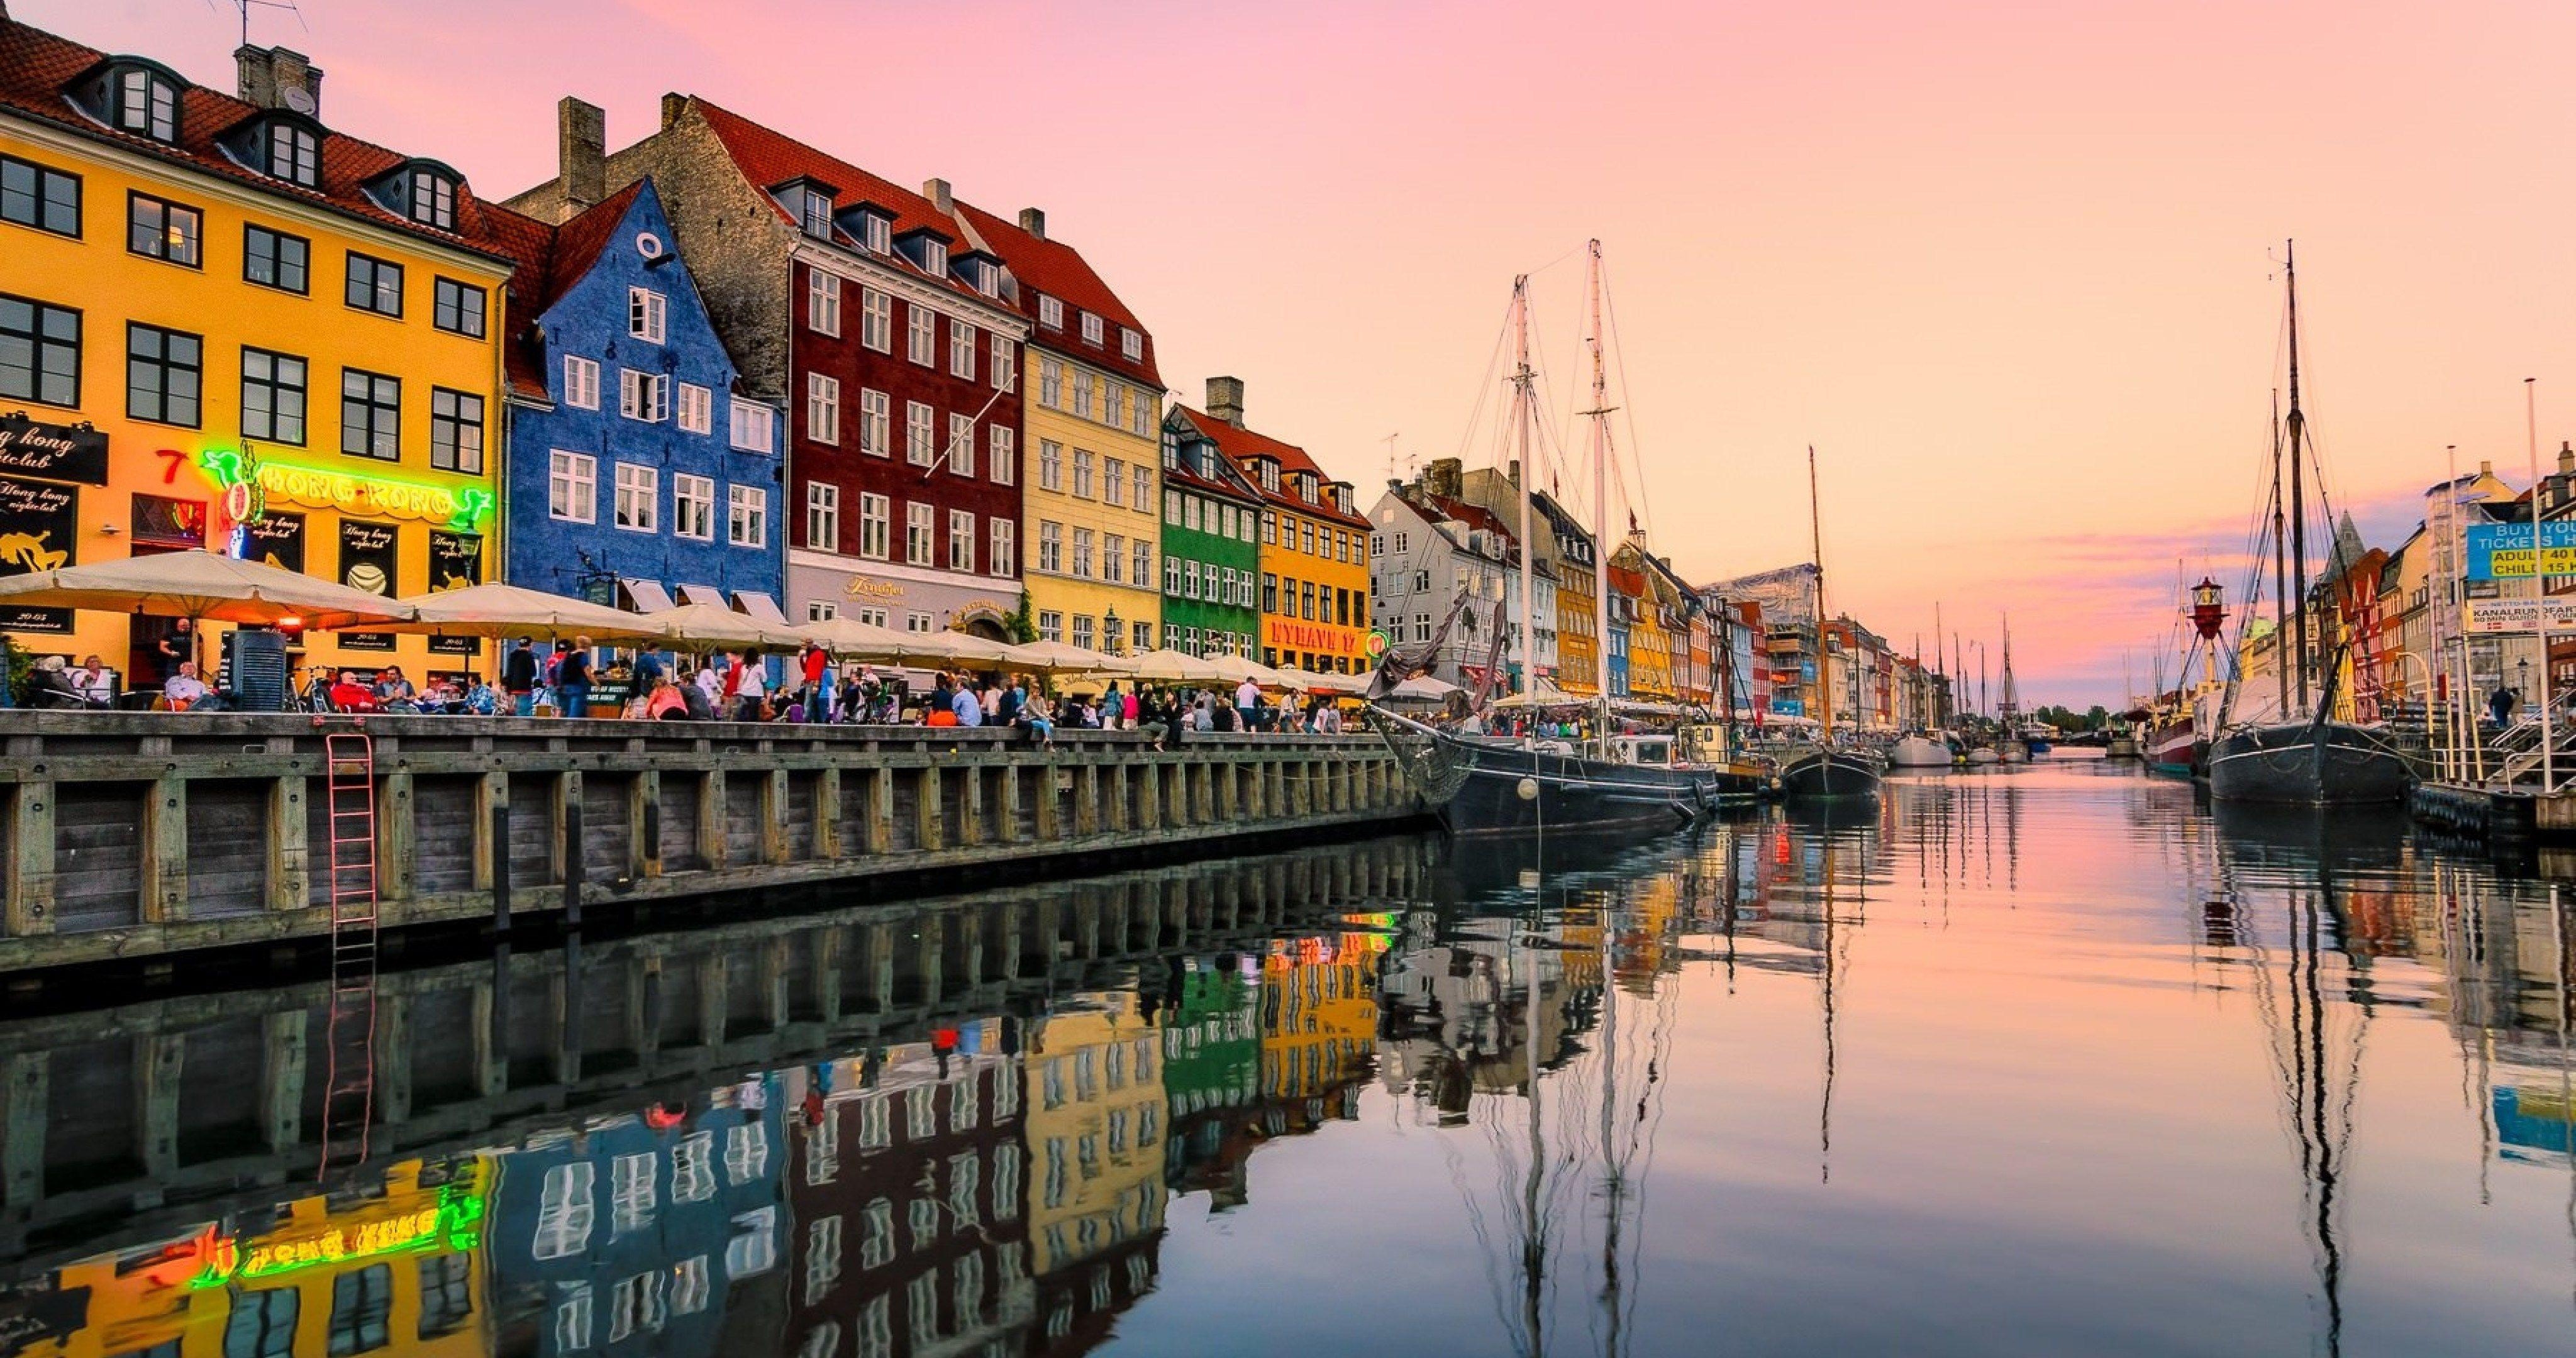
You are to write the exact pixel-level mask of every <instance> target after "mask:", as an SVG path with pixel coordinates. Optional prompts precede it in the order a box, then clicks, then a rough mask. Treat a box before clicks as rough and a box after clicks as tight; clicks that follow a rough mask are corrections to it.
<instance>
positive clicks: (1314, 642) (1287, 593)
mask: <svg viewBox="0 0 2576 1358" xmlns="http://www.w3.org/2000/svg"><path fill="white" fill-rule="evenodd" d="M1207 406H1208V408H1207V409H1206V410H1204V411H1199V410H1192V409H1190V408H1189V407H1187V406H1182V407H1179V408H1178V411H1177V413H1178V415H1179V417H1180V419H1181V421H1182V423H1183V425H1184V427H1185V429H1186V430H1187V433H1186V435H1185V437H1196V438H1203V439H1206V440H1207V441H1209V442H1211V443H1214V444H1215V445H1216V447H1217V451H1218V452H1220V453H1223V454H1224V455H1225V456H1226V458H1227V459H1228V460H1229V461H1231V462H1233V463H1234V465H1235V468H1236V470H1238V471H1240V472H1241V473H1242V474H1243V478H1244V480H1245V481H1246V482H1247V483H1248V484H1250V485H1251V486H1252V487H1253V489H1254V490H1255V491H1256V492H1257V493H1258V494H1259V495H1260V496H1261V505H1262V509H1261V543H1260V552H1261V556H1260V562H1261V592H1260V596H1259V607H1260V632H1259V635H1260V646H1261V655H1260V660H1261V662H1262V663H1263V664H1265V665H1293V666H1296V667H1298V668H1301V669H1307V670H1317V671H1331V672H1334V673H1339V674H1356V673H1359V672H1361V671H1362V670H1364V669H1366V668H1367V667H1368V664H1369V661H1370V659H1371V657H1370V655H1369V648H1368V644H1367V642H1368V631H1369V601H1368V529H1369V526H1368V520H1367V519H1365V518H1363V517H1361V516H1360V513H1359V511H1358V509H1357V508H1356V507H1354V505H1353V504H1352V501H1351V488H1350V484H1349V483H1348V482H1344V481H1334V480H1330V479H1327V478H1326V477H1325V475H1324V472H1323V469H1322V468H1320V467H1318V466H1316V465H1315V460H1314V459H1313V458H1311V457H1309V456H1307V455H1306V450H1305V449H1303V448H1300V447H1298V446H1296V445H1295V444H1292V443H1283V442H1281V441H1279V440H1278V439H1274V438H1271V437H1270V436H1268V435H1266V434H1259V433H1255V432H1253V431H1252V430H1250V429H1247V428H1245V427H1244V424H1243V383H1242V381H1241V380H1239V379H1237V378H1232V377H1211V378H1209V379H1208V382H1207Z"/></svg>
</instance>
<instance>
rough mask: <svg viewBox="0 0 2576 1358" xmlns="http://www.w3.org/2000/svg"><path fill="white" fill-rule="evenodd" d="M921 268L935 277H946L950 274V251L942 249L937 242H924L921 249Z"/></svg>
mask: <svg viewBox="0 0 2576 1358" xmlns="http://www.w3.org/2000/svg"><path fill="white" fill-rule="evenodd" d="M921 268H922V272H924V273H927V274H929V275H930V276H931V277H933V278H946V277H947V276H948V252H947V251H945V250H942V249H940V248H939V247H938V246H937V245H936V244H933V243H931V242H927V241H925V242H923V248H922V251H921Z"/></svg>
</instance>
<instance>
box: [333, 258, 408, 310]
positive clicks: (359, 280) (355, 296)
mask: <svg viewBox="0 0 2576 1358" xmlns="http://www.w3.org/2000/svg"><path fill="white" fill-rule="evenodd" d="M345 298H346V300H347V301H348V303H349V305H351V306H353V307H356V308H357V309H358V310H360V311H372V312H374V313H376V314H377V315H379V316H400V315H401V314H402V309H403V270H402V266H401V265H399V264H395V263H393V262H391V261H389V260H382V259H377V258H375V257H373V256H371V255H362V254H359V253H358V252H357V251H355V250H352V251H350V252H349V283H348V290H347V292H346V294H345Z"/></svg>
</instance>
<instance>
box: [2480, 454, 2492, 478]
mask: <svg viewBox="0 0 2576 1358" xmlns="http://www.w3.org/2000/svg"><path fill="white" fill-rule="evenodd" d="M2478 475H2480V476H2493V475H2495V464H2494V463H2492V462H2489V461H2487V460H2486V459H2484V458H2480V459H2478Z"/></svg>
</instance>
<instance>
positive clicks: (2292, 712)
mask: <svg viewBox="0 0 2576 1358" xmlns="http://www.w3.org/2000/svg"><path fill="white" fill-rule="evenodd" d="M2282 271H2283V277H2284V280H2285V284H2286V291H2287V296H2288V306H2289V333H2290V340H2289V360H2290V409H2289V413H2288V414H2287V415H2285V416H2284V417H2283V419H2282V422H2281V424H2280V425H2279V426H2278V427H2277V428H2276V429H2275V430H2274V438H2273V444H2272V503H2271V510H2272V514H2271V521H2270V523H2269V524H2268V525H2265V527H2264V529H2263V532H2264V533H2266V534H2268V535H2269V536H2270V538H2271V540H2272V553H2273V558H2272V571H2273V577H2274V589H2273V600H2272V607H2273V619H2274V624H2275V632H2274V635H2273V649H2274V654H2275V655H2276V656H2277V657H2278V664H2276V665H2275V666H2274V685H2275V698H2276V705H2275V710H2274V712H2273V714H2272V719H2271V720H2270V721H2266V722H2248V723H2241V724H2229V723H2226V722H2224V721H2222V723H2221V729H2220V731H2219V733H2218V736H2217V738H2216V739H2215V740H2213V741H2212V742H2211V744H2210V750H2209V795H2210V796H2211V797H2213V798H2216V799H2218V800H2220V801H2245V802H2277V803H2287V804H2292V805H2300V806H2337V805H2355V804H2365V803H2379V802H2395V801H2402V800H2404V799H2405V797H2406V793H2407V790H2408V789H2409V788H2410V787H2412V786H2413V784H2414V774H2413V772H2412V771H2411V770H2410V769H2409V768H2408V767H2407V764H2406V759H2405V757H2404V756H2403V755H2401V754H2400V753H2399V752H2398V751H2397V749H2396V748H2395V747H2393V746H2391V745H2390V744H2389V743H2388V741H2387V740H2386V739H2385V738H2384V737H2382V736H2381V735H2380V733H2378V732H2375V731H2371V730H2368V729H2365V728H2363V727H2361V726H2357V725H2354V724H2353V723H2351V722H2346V721H2337V720H2335V718H2334V710H2335V702H2334V688H2335V676H2336V673H2337V671H2338V670H2339V669H2341V667H2342V666H2341V658H2342V652H2343V646H2344V639H2343V638H2342V637H2340V636H2338V637H2337V638H2336V639H2335V641H2334V644H2333V647H2332V655H2331V656H2330V657H2329V658H2328V660H2327V661H2326V663H2325V665H2324V667H2323V668H2324V672H2323V674H2322V675H2320V676H2319V678H2318V692H2317V693H2316V694H2315V696H2314V701H2313V702H2311V699H2310V694H2309V687H2308V678H2309V675H2308V670H2309V648H2308V628H2309V624H2310V621H2311V620H2310V617H2309V613H2310V610H2309V608H2308V607H2307V605H2308V602H2309V598H2308V561H2307V527H2306V518H2307V504H2306V488H2305V477H2304V470H2305V467H2306V462H2307V459H2308V458H2309V457H2311V456H2313V455H2314V447H2313V445H2312V444H2311V443H2310V441H2309V438H2308V422H2307V414H2306V412H2305V411H2303V410H2302V409H2301V408H2300V405H2299V267H2298V256H2297V251H2296V248H2295V246H2293V247H2291V248H2289V249H2288V250H2286V251H2285V253H2284V256H2283V261H2282ZM2285 455H2286V457H2287V459H2288V462H2289V469H2290V480H2289V501H2288V508H2287V515H2286V518H2287V528H2288V540H2287V542H2286V544H2285V543H2284V541H2283V532H2282V530H2283V526H2284V511H2283V502H2282V499H2281V465H2282V461H2283V458H2284V456H2285ZM2318 498H2319V501H2320V503H2321V504H2322V501H2323V499H2324V488H2323V486H2322V484H2321V485H2320V486H2319V494H2318ZM2327 540H2328V541H2329V542H2331V541H2332V540H2333V536H2332V534H2331V533H2329V534H2328V536H2327ZM2285 546H2286V548H2287V551H2288V559H2287V565H2288V575H2289V578H2288V579H2286V580H2285V579H2282V578H2281V577H2282V575H2283V573H2284V558H2283V549H2284V547H2285ZM2257 560H2258V561H2259V560H2260V556H2259V546H2258V556H2257ZM2333 614H2334V619H2335V622H2336V623H2338V624H2339V623H2340V622H2341V609H2340V608H2337V609H2334V610H2333ZM2319 622H2320V625H2323V621H2322V620H2319ZM2285 644H2286V645H2290V646H2294V647H2295V648H2296V650H2295V654H2286V653H2283V651H2282V649H2281V648H2282V647H2283V646H2284V645H2285ZM2294 668H2295V669H2296V671H2297V702H2296V703H2295V705H2294V704H2293V703H2292V702H2291V687H2290V686H2291V671H2292V670H2293V669H2294ZM2236 696H2237V692H2236V690H2235V689H2234V688H2232V687H2231V689H2230V691H2229V694H2228V697H2229V700H2230V704H2231V706H2232V703H2233V700H2234V698H2235V697H2236Z"/></svg>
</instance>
